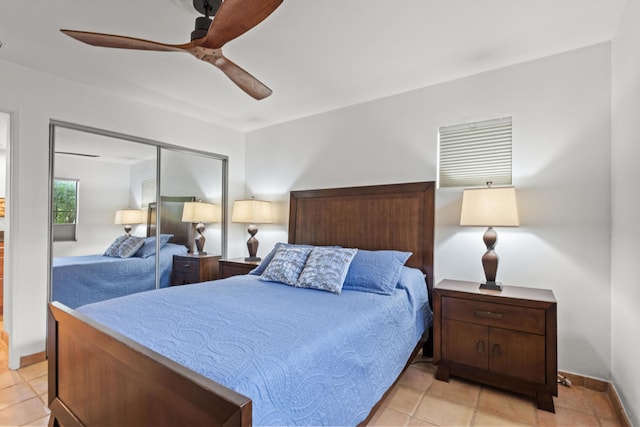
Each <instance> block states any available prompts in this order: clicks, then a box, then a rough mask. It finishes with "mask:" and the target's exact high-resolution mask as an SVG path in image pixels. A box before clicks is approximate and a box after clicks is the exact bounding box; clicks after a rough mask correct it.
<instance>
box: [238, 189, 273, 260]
mask: <svg viewBox="0 0 640 427" xmlns="http://www.w3.org/2000/svg"><path fill="white" fill-rule="evenodd" d="M231 222H240V223H245V224H249V227H247V232H249V234H250V237H249V240H247V249H248V250H249V256H248V257H247V258H245V259H244V260H245V261H260V258H259V257H258V256H256V254H257V253H258V239H256V237H255V235H256V233H257V232H258V227H257V226H256V224H271V223H272V222H273V216H272V214H271V202H267V201H264V200H256V199H246V200H236V201H235V202H233V211H232V213H231Z"/></svg>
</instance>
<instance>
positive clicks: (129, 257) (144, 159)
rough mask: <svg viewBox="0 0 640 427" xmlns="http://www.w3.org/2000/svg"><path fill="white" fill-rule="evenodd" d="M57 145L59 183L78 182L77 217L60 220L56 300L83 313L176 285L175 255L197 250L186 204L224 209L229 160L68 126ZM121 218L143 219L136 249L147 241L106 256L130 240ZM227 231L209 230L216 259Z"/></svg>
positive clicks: (57, 129) (55, 135) (55, 138)
mask: <svg viewBox="0 0 640 427" xmlns="http://www.w3.org/2000/svg"><path fill="white" fill-rule="evenodd" d="M51 140H52V145H51V151H52V153H54V154H53V155H52V157H53V158H52V166H53V167H52V175H51V178H52V182H54V183H55V181H56V179H65V180H75V182H77V215H76V221H72V222H73V223H72V224H64V225H62V224H60V225H58V224H56V217H55V215H54V224H53V225H52V233H51V234H52V242H51V257H52V259H51V267H52V268H51V276H50V299H51V300H52V301H60V302H62V303H64V304H65V305H67V306H69V307H79V306H81V305H84V304H87V303H90V302H96V301H101V300H104V299H110V298H114V297H117V296H122V295H128V294H131V293H136V292H141V291H147V290H154V289H158V288H163V287H167V286H170V284H171V272H172V269H173V264H174V261H173V259H174V255H176V256H187V255H189V254H188V253H189V251H190V249H191V247H192V245H193V237H194V236H193V233H194V232H195V231H194V227H195V226H194V224H191V223H188V222H183V221H182V207H183V203H184V201H195V200H203V201H207V202H210V203H214V204H216V205H217V206H219V208H220V209H221V210H222V209H223V200H224V197H223V194H224V192H225V191H226V190H225V188H224V186H223V183H224V182H225V179H224V177H223V173H225V170H226V168H225V167H224V163H225V162H226V158H218V157H216V155H213V154H211V155H209V154H208V153H200V152H191V151H188V150H183V149H181V150H175V149H172V148H170V147H164V146H161V145H160V143H157V144H158V145H154V144H153V141H147V140H140V141H139V138H135V137H129V136H126V135H121V134H113V133H111V132H107V131H102V130H97V129H92V128H85V127H82V126H76V125H69V124H66V123H55V125H54V126H52V138H51ZM158 159H160V162H159V161H158ZM159 171H160V175H159V176H158V172H159ZM159 177H160V178H161V179H159ZM54 186H55V184H54ZM158 187H159V188H158ZM158 192H159V194H162V198H161V203H160V209H159V214H158V210H157V209H156V208H157V206H156V197H157V194H158ZM53 193H54V194H53V195H55V191H53ZM53 195H52V196H53ZM53 206H54V207H55V206H56V204H55V203H54V204H53ZM117 211H130V212H136V211H139V212H140V220H139V221H133V223H132V224H129V225H130V227H131V230H130V234H131V235H132V236H133V237H135V238H136V242H135V243H136V245H139V244H140V243H139V240H140V239H144V242H143V243H142V246H140V247H137V248H135V249H136V250H135V251H132V250H129V251H124V249H123V250H121V251H120V253H117V252H115V253H109V255H110V256H106V255H105V253H107V252H108V249H109V248H110V247H111V246H112V245H113V244H114V242H115V241H116V239H117V238H119V237H121V236H123V235H124V234H125V226H126V224H125V223H122V222H121V221H118V219H114V217H115V216H116V212H117ZM157 218H159V219H160V224H159V226H156V225H157V224H156V219H157ZM65 227H66V230H67V231H63V233H62V234H59V233H58V231H59V230H64V228H65ZM221 229H222V224H221V223H217V224H207V230H206V233H207V236H206V237H207V250H208V251H209V253H211V254H219V255H221V254H222V253H223V252H224V250H225V248H226V243H225V242H224V241H223V235H224V233H222V232H221ZM69 230H70V232H69ZM156 237H158V245H156V241H155V240H156ZM121 243H122V242H121ZM129 243H131V244H132V245H133V242H131V241H130V242H129ZM122 246H123V245H122ZM157 246H159V247H157ZM130 249H131V248H130Z"/></svg>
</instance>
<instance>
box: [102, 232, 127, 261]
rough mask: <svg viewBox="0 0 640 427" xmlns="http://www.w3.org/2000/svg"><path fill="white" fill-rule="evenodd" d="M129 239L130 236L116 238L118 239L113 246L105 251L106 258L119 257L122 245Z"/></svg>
mask: <svg viewBox="0 0 640 427" xmlns="http://www.w3.org/2000/svg"><path fill="white" fill-rule="evenodd" d="M128 238H129V236H128V235H126V234H125V235H124V236H118V237H116V239H115V240H114V241H113V243H111V245H110V246H109V247H108V248H107V250H106V251H104V254H103V255H104V256H111V257H116V256H118V248H119V247H120V245H121V244H122V243H123V242H124V241H125V240H127V239H128Z"/></svg>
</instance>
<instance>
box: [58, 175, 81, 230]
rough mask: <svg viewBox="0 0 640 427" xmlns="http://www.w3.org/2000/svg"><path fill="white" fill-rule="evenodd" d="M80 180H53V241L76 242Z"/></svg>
mask: <svg viewBox="0 0 640 427" xmlns="http://www.w3.org/2000/svg"><path fill="white" fill-rule="evenodd" d="M77 217H78V180H77V179H65V178H55V179H54V180H53V241H54V242H60V241H69V240H76V219H77Z"/></svg>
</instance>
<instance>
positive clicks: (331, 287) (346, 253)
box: [296, 247, 358, 294]
mask: <svg viewBox="0 0 640 427" xmlns="http://www.w3.org/2000/svg"><path fill="white" fill-rule="evenodd" d="M356 252H358V250H357V249H342V248H326V247H316V248H313V250H312V251H311V253H310V254H309V258H308V259H307V263H306V264H305V266H304V269H303V270H302V273H301V274H300V277H299V278H298V283H296V286H297V287H300V288H312V289H320V290H323V291H329V292H333V293H334V294H340V292H341V291H342V284H343V283H344V279H345V277H347V271H349V265H350V264H351V261H352V260H353V257H354V256H355V255H356Z"/></svg>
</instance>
